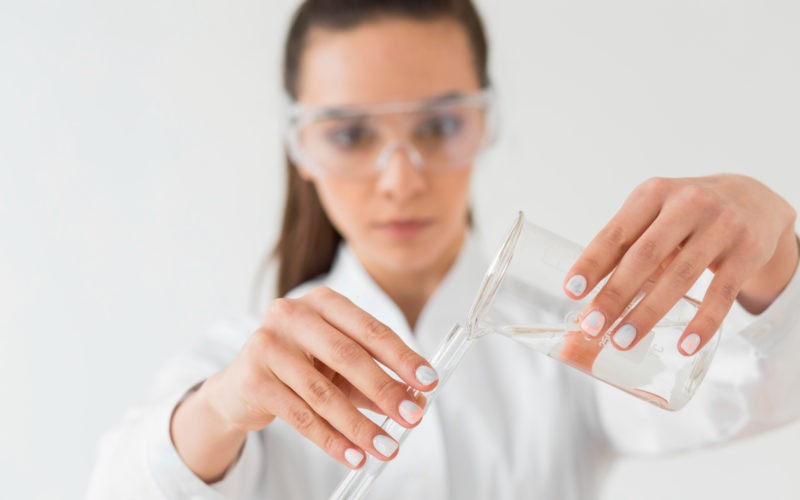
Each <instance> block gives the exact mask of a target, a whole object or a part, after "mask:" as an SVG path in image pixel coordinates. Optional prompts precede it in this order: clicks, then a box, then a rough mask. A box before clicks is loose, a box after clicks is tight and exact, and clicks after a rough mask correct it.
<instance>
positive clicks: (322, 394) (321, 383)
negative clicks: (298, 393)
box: [308, 378, 337, 406]
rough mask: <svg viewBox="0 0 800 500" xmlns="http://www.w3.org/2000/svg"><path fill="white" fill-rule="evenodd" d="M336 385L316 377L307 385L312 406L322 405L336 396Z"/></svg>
mask: <svg viewBox="0 0 800 500" xmlns="http://www.w3.org/2000/svg"><path fill="white" fill-rule="evenodd" d="M336 391H337V389H336V387H335V386H334V385H333V383H331V382H330V381H329V380H328V379H325V378H318V379H316V380H314V381H312V382H311V383H310V384H309V385H308V393H309V394H310V397H311V401H310V403H312V406H324V405H326V404H327V403H329V402H330V401H331V399H333V398H334V397H335V396H336Z"/></svg>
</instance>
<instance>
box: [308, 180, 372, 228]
mask: <svg viewBox="0 0 800 500" xmlns="http://www.w3.org/2000/svg"><path fill="white" fill-rule="evenodd" d="M315 185H316V188H317V194H318V195H319V199H320V203H322V207H323V209H324V210H325V213H326V214H328V218H329V219H330V220H331V222H332V223H333V225H334V227H336V229H337V230H338V231H339V232H340V233H341V234H342V235H343V236H344V237H345V238H347V237H349V236H350V235H352V234H354V233H355V232H357V231H358V227H359V226H360V225H361V219H362V218H363V215H364V210H363V207H364V206H365V205H366V203H367V200H368V198H369V190H368V189H365V187H364V186H361V185H360V184H359V183H355V182H352V181H349V182H344V183H339V182H336V181H331V180H325V181H317V182H316V184H315Z"/></svg>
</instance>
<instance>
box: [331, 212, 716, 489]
mask: <svg viewBox="0 0 800 500" xmlns="http://www.w3.org/2000/svg"><path fill="white" fill-rule="evenodd" d="M582 251H583V249H582V248H581V247H580V246H578V245H577V244H575V243H572V242H570V241H568V240H566V239H564V238H562V237H560V236H558V235H556V234H554V233H552V232H550V231H547V230H546V229H543V228H541V227H538V226H536V225H534V224H531V223H530V222H528V221H526V220H525V217H524V215H523V214H522V212H519V213H518V214H517V218H516V219H515V221H514V224H513V225H512V227H511V231H509V233H508V236H507V237H506V239H505V241H504V243H503V245H502V246H501V248H500V250H499V252H498V253H497V255H496V256H495V258H494V260H493V261H492V263H491V265H490V266H489V269H488V270H487V272H486V274H485V276H484V279H483V282H482V284H481V287H480V289H479V290H478V294H477V296H476V298H475V301H474V302H473V304H472V307H471V308H470V311H469V313H468V315H467V321H466V327H462V326H460V325H454V326H453V328H452V329H451V331H450V333H449V334H448V335H447V336H446V337H445V338H444V340H443V341H442V343H441V344H440V346H439V348H438V349H437V351H436V353H435V354H434V355H433V357H432V358H431V360H430V363H431V366H433V368H434V369H435V370H436V371H437V372H438V374H439V383H438V385H437V386H436V387H435V388H434V389H433V391H431V392H428V393H426V394H425V396H426V397H427V400H426V403H425V406H424V408H423V413H424V412H426V411H427V409H428V408H429V407H430V405H431V404H432V403H433V402H434V400H435V399H436V396H437V395H438V393H439V391H440V390H441V389H442V387H443V386H444V385H445V383H446V382H447V380H448V378H449V377H450V375H451V374H452V373H453V371H454V370H455V369H456V367H457V366H458V363H459V361H460V360H461V358H462V357H463V355H464V353H466V352H467V350H468V349H469V348H470V347H471V346H472V345H473V344H474V343H475V341H476V339H479V338H480V337H482V336H484V335H487V334H490V333H497V334H501V335H505V336H507V337H509V338H511V339H514V340H516V341H518V342H520V343H521V344H523V345H526V346H528V347H530V348H533V349H535V350H537V351H539V352H541V353H543V354H546V355H547V356H550V357H552V358H555V359H558V360H559V361H562V362H564V363H566V364H568V365H569V366H572V367H574V368H577V369H579V370H581V371H583V372H585V373H588V374H589V375H591V376H593V377H595V378H597V379H600V380H602V381H604V382H607V383H609V384H611V385H613V386H615V387H618V388H620V389H622V390H624V391H627V392H629V393H630V394H633V395H634V396H637V397H639V398H641V399H644V400H645V401H648V402H650V403H653V404H655V405H656V406H658V407H660V408H664V409H669V410H677V409H679V408H681V407H683V406H684V405H685V404H686V403H687V402H688V401H689V399H691V397H692V395H693V394H694V392H695V391H696V389H697V387H698V385H699V384H700V382H701V381H702V379H703V377H704V375H705V373H706V371H707V369H708V365H709V363H710V361H711V358H712V357H713V354H714V352H715V350H716V348H717V344H718V342H719V335H718V334H717V335H714V337H713V338H712V339H711V340H710V341H709V342H708V343H707V344H706V345H705V346H704V347H703V348H702V349H700V350H699V351H698V352H697V353H695V354H694V355H693V356H684V355H682V354H681V353H679V352H678V350H677V340H678V338H679V336H680V334H681V333H682V332H683V330H684V328H685V327H686V326H687V325H688V323H689V321H691V319H692V318H693V317H694V314H695V313H696V312H697V307H698V306H699V303H698V302H697V301H696V300H695V299H692V298H691V297H688V296H684V297H683V298H682V299H681V300H679V301H678V303H677V304H675V306H674V307H673V308H672V309H671V310H670V311H669V312H668V313H667V315H666V316H664V317H663V318H662V319H661V321H659V322H658V324H657V325H656V326H655V327H654V328H653V330H652V331H650V332H649V333H648V334H647V335H645V336H644V337H643V338H641V339H640V340H639V342H638V343H637V344H636V345H635V346H634V347H633V348H631V349H629V350H627V351H621V350H619V349H617V348H616V347H614V346H613V344H611V342H610V338H609V335H608V332H609V331H612V330H613V329H614V327H615V326H616V324H617V323H618V322H620V321H622V320H624V318H625V316H626V314H627V312H628V311H630V310H631V309H632V308H633V307H634V306H635V305H636V304H637V303H638V302H639V300H641V299H642V297H644V295H645V294H646V293H647V290H648V287H649V286H650V285H652V283H648V284H646V285H645V286H644V287H643V289H642V290H641V291H640V293H639V295H638V296H637V297H636V299H635V300H634V301H632V303H631V304H630V305H629V306H628V308H627V309H626V310H625V312H624V313H623V314H622V315H621V317H620V319H619V320H618V321H617V322H615V323H614V324H612V325H608V326H607V328H606V330H605V332H604V334H603V335H598V336H597V337H589V336H587V335H585V334H584V333H583V332H582V331H581V330H580V328H579V326H578V324H579V323H580V319H581V318H580V313H581V311H582V310H583V308H584V307H585V305H586V304H588V303H589V302H590V301H591V299H592V298H593V297H594V295H596V294H597V292H598V291H599V290H600V289H601V288H602V285H603V284H604V283H605V280H604V281H603V282H601V283H600V284H598V285H597V286H596V287H595V289H594V290H593V291H592V292H591V293H590V294H588V295H587V296H585V297H584V298H583V299H581V300H579V301H576V300H572V299H570V298H568V297H567V295H566V294H565V293H564V291H563V289H562V284H563V281H564V279H565V278H566V273H567V272H568V271H569V269H570V268H571V267H572V264H574V262H575V261H576V260H577V259H578V257H579V256H580V254H581V253H582ZM416 395H417V391H412V397H413V396H416ZM381 428H382V429H384V430H385V431H386V432H387V433H388V434H389V435H390V436H392V437H393V438H394V439H395V440H396V441H397V442H398V443H401V444H402V442H403V440H404V439H405V437H406V436H407V435H408V433H409V431H410V429H406V428H405V427H402V426H401V425H400V424H398V423H397V422H395V421H394V420H392V419H391V418H389V417H387V418H386V419H385V420H384V422H383V424H382V425H381ZM386 464H387V462H383V461H381V460H378V459H377V458H375V457H372V456H370V455H367V459H366V461H365V463H364V465H363V466H362V467H361V468H360V469H356V470H351V471H350V472H349V473H348V475H347V476H346V477H345V479H344V480H343V481H342V482H341V483H340V484H339V486H338V487H337V488H336V490H335V491H334V492H333V494H332V495H331V496H330V500H343V499H349V500H358V499H361V498H364V496H365V495H366V493H367V491H368V490H369V487H370V486H371V485H372V483H373V481H374V480H375V479H376V478H377V477H378V475H379V474H380V472H381V471H382V470H383V467H384V466H385V465H386Z"/></svg>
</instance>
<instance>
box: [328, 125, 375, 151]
mask: <svg viewBox="0 0 800 500" xmlns="http://www.w3.org/2000/svg"><path fill="white" fill-rule="evenodd" d="M327 136H328V140H329V141H330V142H331V143H333V144H334V145H335V146H337V147H339V148H342V149H355V148H357V147H361V146H365V145H366V144H368V143H369V142H370V141H371V140H372V138H373V137H374V136H375V133H374V132H373V131H372V130H371V129H370V128H369V127H367V126H366V125H364V124H362V123H351V124H345V125H340V126H337V127H335V128H333V129H332V130H330V131H329V132H328V134H327Z"/></svg>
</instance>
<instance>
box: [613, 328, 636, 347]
mask: <svg viewBox="0 0 800 500" xmlns="http://www.w3.org/2000/svg"><path fill="white" fill-rule="evenodd" d="M635 338H636V327H635V326H633V325H632V324H630V323H625V324H624V325H622V326H621V327H620V328H619V330H617V333H615V334H614V343H615V344H617V345H618V346H619V347H621V348H622V349H627V348H628V346H630V345H631V342H633V339H635Z"/></svg>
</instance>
